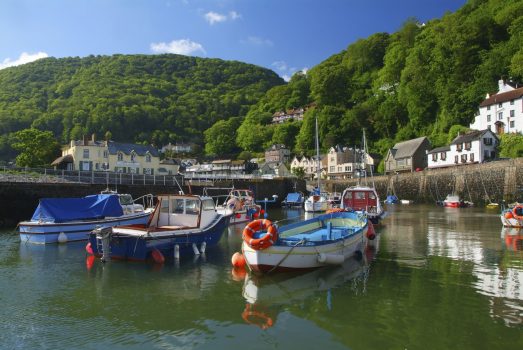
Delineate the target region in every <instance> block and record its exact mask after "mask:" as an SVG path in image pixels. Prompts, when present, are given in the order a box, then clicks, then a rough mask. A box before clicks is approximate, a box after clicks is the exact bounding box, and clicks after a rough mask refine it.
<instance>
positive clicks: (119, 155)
mask: <svg viewBox="0 0 523 350" xmlns="http://www.w3.org/2000/svg"><path fill="white" fill-rule="evenodd" d="M118 161H119V162H121V161H123V153H122V152H118Z"/></svg>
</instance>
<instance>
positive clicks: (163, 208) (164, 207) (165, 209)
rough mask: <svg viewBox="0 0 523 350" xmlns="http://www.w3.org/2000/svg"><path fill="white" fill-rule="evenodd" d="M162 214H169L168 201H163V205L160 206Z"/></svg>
mask: <svg viewBox="0 0 523 350" xmlns="http://www.w3.org/2000/svg"><path fill="white" fill-rule="evenodd" d="M160 213H169V201H168V200H167V199H162V204H161V205H160Z"/></svg>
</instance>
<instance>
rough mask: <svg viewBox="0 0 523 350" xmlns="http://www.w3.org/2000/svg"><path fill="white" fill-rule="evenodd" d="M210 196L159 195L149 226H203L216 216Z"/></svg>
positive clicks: (168, 227)
mask: <svg viewBox="0 0 523 350" xmlns="http://www.w3.org/2000/svg"><path fill="white" fill-rule="evenodd" d="M216 215H217V213H216V208H215V206H214V201H213V200H212V198H211V197H200V196H194V195H160V196H158V204H157V206H156V209H155V210H154V213H153V215H152V217H151V220H150V222H149V227H157V228H166V229H177V228H194V227H205V226H207V225H209V224H210V223H211V222H212V221H213V220H214V219H215V218H216Z"/></svg>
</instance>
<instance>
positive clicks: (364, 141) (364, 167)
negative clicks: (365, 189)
mask: <svg viewBox="0 0 523 350" xmlns="http://www.w3.org/2000/svg"><path fill="white" fill-rule="evenodd" d="M368 153H369V150H368V148H367V139H366V138H365V129H363V154H362V163H363V171H364V172H365V186H368V185H367V154H368ZM369 168H370V177H371V179H372V187H373V188H375V187H376V186H375V185H374V175H373V174H372V167H369Z"/></svg>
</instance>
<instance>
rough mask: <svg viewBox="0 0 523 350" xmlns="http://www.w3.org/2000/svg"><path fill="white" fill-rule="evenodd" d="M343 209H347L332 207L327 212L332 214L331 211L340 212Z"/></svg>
mask: <svg viewBox="0 0 523 350" xmlns="http://www.w3.org/2000/svg"><path fill="white" fill-rule="evenodd" d="M342 211H345V209H343V208H332V209H329V210H327V214H330V213H340V212H342Z"/></svg>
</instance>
